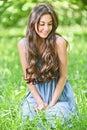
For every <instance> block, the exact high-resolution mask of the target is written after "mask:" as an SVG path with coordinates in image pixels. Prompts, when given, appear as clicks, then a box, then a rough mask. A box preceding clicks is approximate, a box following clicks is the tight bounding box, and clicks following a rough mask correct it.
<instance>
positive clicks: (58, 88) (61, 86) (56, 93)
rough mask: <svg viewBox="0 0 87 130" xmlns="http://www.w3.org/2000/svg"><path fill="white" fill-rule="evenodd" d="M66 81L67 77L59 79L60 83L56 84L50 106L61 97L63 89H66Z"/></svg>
mask: <svg viewBox="0 0 87 130" xmlns="http://www.w3.org/2000/svg"><path fill="white" fill-rule="evenodd" d="M65 83H66V77H62V78H60V79H59V80H58V83H57V85H56V88H55V91H54V94H53V97H52V100H51V102H50V104H49V106H54V105H55V104H56V102H57V100H58V98H59V96H60V95H61V93H62V91H63V89H64V85H65Z"/></svg>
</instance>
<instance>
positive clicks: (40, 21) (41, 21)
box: [40, 20, 52, 23]
mask: <svg viewBox="0 0 87 130" xmlns="http://www.w3.org/2000/svg"><path fill="white" fill-rule="evenodd" d="M40 22H41V23H45V21H40ZM51 22H52V20H51V21H49V22H48V23H51Z"/></svg>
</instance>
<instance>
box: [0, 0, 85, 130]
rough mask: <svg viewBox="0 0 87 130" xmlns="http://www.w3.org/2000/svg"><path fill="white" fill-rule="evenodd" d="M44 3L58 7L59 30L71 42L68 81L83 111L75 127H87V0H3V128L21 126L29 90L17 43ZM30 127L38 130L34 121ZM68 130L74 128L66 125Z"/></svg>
mask: <svg viewBox="0 0 87 130" xmlns="http://www.w3.org/2000/svg"><path fill="white" fill-rule="evenodd" d="M43 2H47V3H50V4H52V6H53V7H54V10H55V11H56V13H57V15H58V18H59V27H58V28H57V32H58V33H60V34H61V35H62V36H64V37H65V38H66V40H67V41H68V43H69V46H68V59H69V62H68V66H69V67H68V80H69V82H70V84H71V87H72V89H73V91H74V96H75V99H76V103H77V106H78V110H79V112H80V115H79V116H78V118H77V119H75V120H73V124H74V127H72V130H86V129H87V122H86V121H87V0H44V1H43V0H0V130H20V129H21V128H20V124H21V122H22V121H21V120H20V118H19V111H20V110H19V111H18V108H19V106H18V104H19V103H20V102H21V100H22V99H23V98H24V96H25V95H26V93H27V91H28V90H27V86H26V84H25V82H24V79H23V73H22V67H21V63H20V59H19V54H18V48H17V44H18V41H19V40H20V39H21V38H23V37H25V33H26V26H27V21H28V16H29V13H30V11H31V9H32V8H33V7H34V6H35V5H37V4H39V3H43ZM28 127H29V126H28ZM59 128H61V126H60V127H59ZM21 130H28V129H27V128H26V129H25V128H24V129H23V128H22V129H21ZM29 130H36V129H34V124H31V129H30V127H29ZM61 130H63V128H62V129H61ZM64 130H70V128H69V129H68V127H67V125H66V126H65V129H64Z"/></svg>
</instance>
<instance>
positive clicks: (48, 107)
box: [46, 103, 54, 109]
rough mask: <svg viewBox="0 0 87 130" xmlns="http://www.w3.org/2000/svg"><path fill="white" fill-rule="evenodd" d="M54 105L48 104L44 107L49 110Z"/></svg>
mask: <svg viewBox="0 0 87 130" xmlns="http://www.w3.org/2000/svg"><path fill="white" fill-rule="evenodd" d="M53 106H54V105H53V104H51V103H50V104H49V105H48V106H47V107H46V109H50V108H51V107H53Z"/></svg>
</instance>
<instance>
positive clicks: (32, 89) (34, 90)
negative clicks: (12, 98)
mask: <svg viewBox="0 0 87 130" xmlns="http://www.w3.org/2000/svg"><path fill="white" fill-rule="evenodd" d="M28 89H29V91H30V92H31V94H32V96H33V97H34V99H35V100H36V102H37V104H38V105H40V104H43V100H42V98H41V96H40V94H39V92H38V90H37V88H36V87H35V86H34V85H33V84H28Z"/></svg>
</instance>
